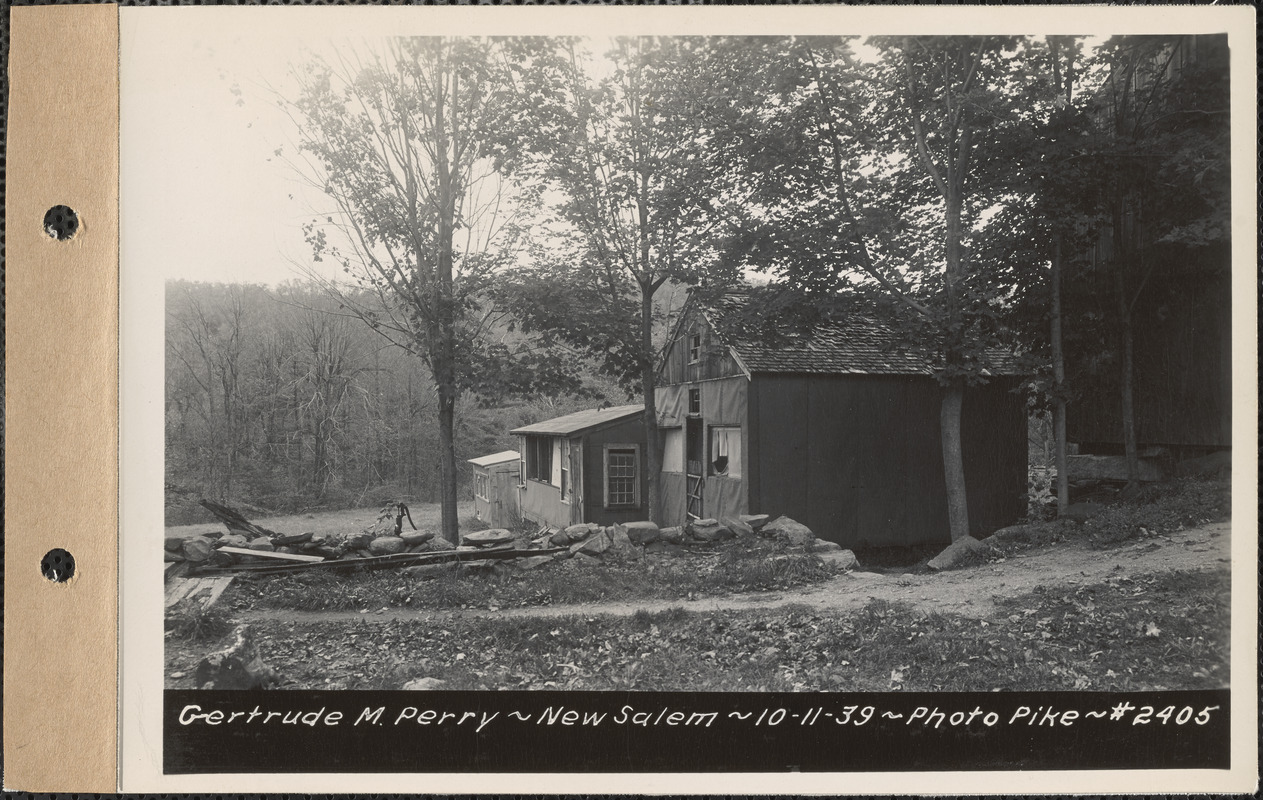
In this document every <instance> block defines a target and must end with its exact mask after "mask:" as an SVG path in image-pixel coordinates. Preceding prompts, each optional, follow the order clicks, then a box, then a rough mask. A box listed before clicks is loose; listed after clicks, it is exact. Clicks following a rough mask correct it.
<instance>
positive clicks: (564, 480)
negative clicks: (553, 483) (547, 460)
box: [557, 437, 574, 504]
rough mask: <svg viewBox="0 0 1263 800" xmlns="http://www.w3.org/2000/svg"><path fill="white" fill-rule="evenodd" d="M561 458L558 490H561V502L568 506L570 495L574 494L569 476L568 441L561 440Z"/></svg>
mask: <svg viewBox="0 0 1263 800" xmlns="http://www.w3.org/2000/svg"><path fill="white" fill-rule="evenodd" d="M560 441H561V457H560V458H559V459H558V460H559V462H560V465H561V470H560V472H561V483H560V485H558V487H557V488H558V489H560V490H561V502H563V503H566V504H569V503H570V495H571V494H572V493H573V492H574V484H573V482H572V476H571V475H570V440H569V439H567V438H565V437H562V438H561V440H560Z"/></svg>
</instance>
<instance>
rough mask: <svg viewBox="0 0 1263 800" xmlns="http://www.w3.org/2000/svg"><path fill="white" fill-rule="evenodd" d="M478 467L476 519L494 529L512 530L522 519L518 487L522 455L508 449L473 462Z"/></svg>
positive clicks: (475, 491) (476, 474) (471, 462)
mask: <svg viewBox="0 0 1263 800" xmlns="http://www.w3.org/2000/svg"><path fill="white" fill-rule="evenodd" d="M469 463H470V464H472V465H473V467H474V516H476V517H478V519H480V520H482V521H484V522H486V523H487V524H489V525H490V526H491V527H493V528H510V527H513V526H514V525H515V524H517V521H518V520H519V519H521V517H522V512H521V508H520V507H519V505H518V491H517V487H518V484H519V482H520V480H519V474H520V464H521V455H520V454H519V453H518V451H516V450H505V451H504V452H502V453H492V454H491V455H488V456H481V457H479V458H471V459H469Z"/></svg>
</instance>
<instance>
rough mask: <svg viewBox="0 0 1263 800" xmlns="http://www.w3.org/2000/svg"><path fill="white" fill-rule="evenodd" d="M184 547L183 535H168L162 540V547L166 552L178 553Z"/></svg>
mask: <svg viewBox="0 0 1263 800" xmlns="http://www.w3.org/2000/svg"><path fill="white" fill-rule="evenodd" d="M183 547H184V537H183V536H168V537H166V538H165V539H163V540H162V549H163V550H166V551H167V552H168V553H178V552H180V550H181V549H183Z"/></svg>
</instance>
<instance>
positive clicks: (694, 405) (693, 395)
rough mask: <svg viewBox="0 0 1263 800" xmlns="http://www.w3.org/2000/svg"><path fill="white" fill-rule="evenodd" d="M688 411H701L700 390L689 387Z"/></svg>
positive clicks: (695, 412) (698, 412)
mask: <svg viewBox="0 0 1263 800" xmlns="http://www.w3.org/2000/svg"><path fill="white" fill-rule="evenodd" d="M689 413H690V414H700V413H702V390H701V389H689Z"/></svg>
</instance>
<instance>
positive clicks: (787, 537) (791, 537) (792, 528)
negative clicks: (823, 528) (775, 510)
mask: <svg viewBox="0 0 1263 800" xmlns="http://www.w3.org/2000/svg"><path fill="white" fill-rule="evenodd" d="M761 532H762V534H763V535H764V536H770V537H771V538H773V539H775V540H777V541H778V542H783V543H785V544H787V545H789V546H790V547H807V546H809V545H810V544H811V543H812V542H814V541H815V540H816V535H815V534H814V533H812V532H811V528H808V527H807V526H806V525H804V524H802V523H801V522H798V521H796V520H793V519H790V518H789V517H786V516H780V517H777V518H776V519H774V520H772V521H771V522H769V523H767V524H766V525H764V526H763V530H762V531H761Z"/></svg>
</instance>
